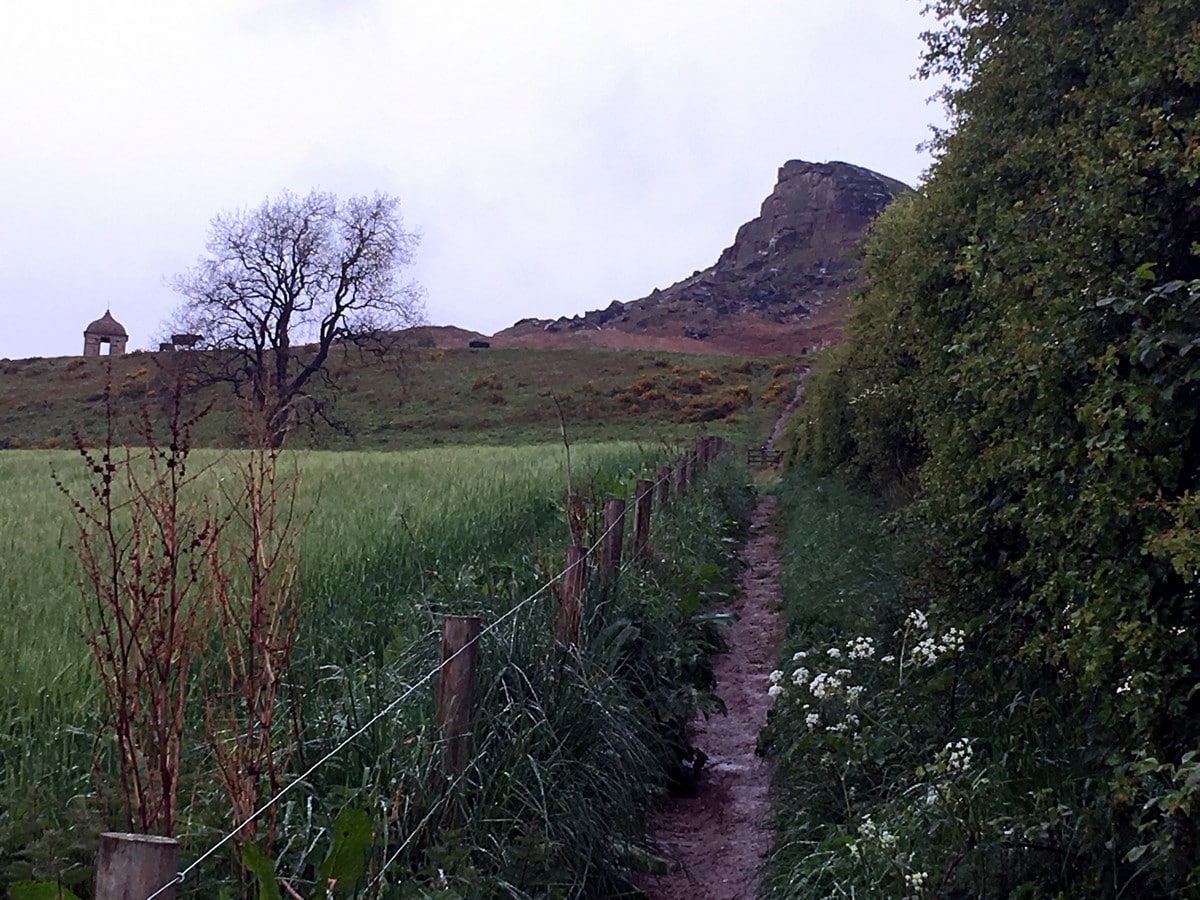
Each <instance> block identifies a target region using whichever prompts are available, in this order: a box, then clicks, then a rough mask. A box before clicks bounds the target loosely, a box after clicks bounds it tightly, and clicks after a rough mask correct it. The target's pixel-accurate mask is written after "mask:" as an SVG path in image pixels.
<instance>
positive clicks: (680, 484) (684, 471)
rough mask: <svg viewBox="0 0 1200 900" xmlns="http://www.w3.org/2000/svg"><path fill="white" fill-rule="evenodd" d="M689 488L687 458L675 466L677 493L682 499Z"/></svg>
mask: <svg viewBox="0 0 1200 900" xmlns="http://www.w3.org/2000/svg"><path fill="white" fill-rule="evenodd" d="M687 488H688V461H687V457H686V456H685V457H684V458H683V459H681V460H679V462H678V463H676V464H675V493H676V494H677V495H679V496H680V497H682V496H683V495H684V494H686V493H687Z"/></svg>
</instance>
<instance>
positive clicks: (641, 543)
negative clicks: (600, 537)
mask: <svg viewBox="0 0 1200 900" xmlns="http://www.w3.org/2000/svg"><path fill="white" fill-rule="evenodd" d="M653 488H654V483H653V482H652V481H647V480H646V479H644V478H639V479H638V482H637V487H636V488H635V489H634V492H633V498H634V499H633V558H634V559H637V560H641V559H643V558H644V557H645V555H646V551H647V548H648V547H649V545H650V504H651V502H652V500H653V499H654V497H653V494H652V489H653Z"/></svg>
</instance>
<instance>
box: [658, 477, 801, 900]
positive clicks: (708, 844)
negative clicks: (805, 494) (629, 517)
mask: <svg viewBox="0 0 1200 900" xmlns="http://www.w3.org/2000/svg"><path fill="white" fill-rule="evenodd" d="M774 511H775V498H774V497H771V496H764V497H761V498H760V499H759V502H758V505H757V506H756V507H755V509H754V512H753V514H752V515H751V520H750V536H749V539H748V540H747V541H746V544H745V545H744V546H743V548H742V550H741V557H742V559H743V561H744V562H745V563H746V570H745V572H744V573H743V574H742V583H741V591H740V593H739V595H738V597H737V599H736V600H735V601H734V603H733V605H732V606H731V607H730V612H733V613H734V614H735V615H736V616H737V620H736V621H735V622H734V624H733V625H732V626H731V627H730V629H729V631H728V634H727V640H728V643H729V650H728V652H726V653H724V654H722V655H721V656H718V657H717V658H716V660H715V661H714V669H715V674H716V678H717V693H718V695H720V697H721V700H722V701H723V702H724V703H725V706H726V709H727V710H728V714H727V715H720V714H714V715H712V716H709V717H708V718H705V719H697V720H696V721H695V722H693V723H692V727H691V741H692V744H693V746H695V747H698V748H699V749H700V750H701V751H703V752H704V753H705V754H707V756H708V759H707V761H706V762H705V765H704V768H703V770H702V772H701V774H700V780H699V784H698V790H697V792H696V795H695V796H694V797H678V798H674V799H672V800H671V801H670V802H669V803H667V804H666V805H665V806H664V807H663V809H662V810H661V811H660V813H659V814H658V816H657V817H656V819H655V822H654V835H655V840H656V843H657V845H658V848H659V852H660V853H661V854H662V856H663V857H664V858H666V859H667V861H668V863H669V866H670V868H669V871H668V873H667V874H666V875H664V876H661V877H653V876H651V877H647V878H645V879H644V880H643V882H642V884H641V885H640V887H641V889H642V890H643V891H644V892H645V894H646V896H647V897H649V898H650V900H701V898H704V900H751V898H753V897H754V895H755V893H756V892H757V890H758V884H759V877H760V872H759V870H760V868H761V866H762V863H763V860H764V859H765V857H766V854H767V851H768V850H769V849H770V845H771V837H772V833H771V829H770V822H769V816H770V811H771V807H770V800H769V796H768V791H769V788H770V782H771V766H770V764H769V763H768V762H767V761H766V760H765V759H763V758H762V757H759V756H758V755H756V753H755V745H756V743H757V740H758V733H759V731H761V730H762V728H763V726H764V725H765V724H766V721H767V709H768V707H769V705H770V702H769V699H768V696H767V689H768V688H769V687H770V684H769V676H770V672H771V670H772V669H773V668H775V658H776V652H777V648H778V644H779V637H780V630H781V626H780V621H779V615H778V613H777V612H776V611H775V608H774V606H775V601H776V599H777V598H778V596H779V562H778V560H777V558H776V553H775V535H774V533H773V532H772V530H771V528H770V525H771V519H772V516H773V514H774Z"/></svg>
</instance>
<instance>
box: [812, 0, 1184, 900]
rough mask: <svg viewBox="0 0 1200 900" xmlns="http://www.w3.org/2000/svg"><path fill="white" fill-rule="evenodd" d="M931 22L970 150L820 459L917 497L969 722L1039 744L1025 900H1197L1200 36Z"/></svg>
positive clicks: (869, 298) (873, 307)
mask: <svg viewBox="0 0 1200 900" xmlns="http://www.w3.org/2000/svg"><path fill="white" fill-rule="evenodd" d="M932 7H933V10H934V12H935V14H936V15H937V16H938V17H939V20H940V27H939V28H938V29H936V30H934V31H932V32H931V33H930V34H929V35H927V46H928V50H927V54H926V60H925V66H924V71H925V73H926V74H941V75H944V76H945V77H946V78H948V79H949V86H948V87H947V89H946V91H945V93H944V98H945V100H946V101H947V106H948V109H949V111H950V114H951V123H952V125H951V128H950V129H949V130H947V131H946V132H944V133H941V134H938V135H937V136H936V137H935V139H934V142H933V145H934V149H935V151H936V161H935V163H934V165H933V167H932V168H931V170H930V173H929V177H928V180H927V182H926V183H925V185H924V186H923V187H922V188H921V189H920V190H919V191H918V192H916V193H915V194H913V195H912V196H910V197H908V198H906V199H904V200H902V201H899V202H897V203H896V204H894V205H893V206H892V207H891V208H890V209H889V210H888V211H886V212H885V213H884V214H883V216H882V217H881V218H880V220H879V222H878V223H877V225H876V228H875V230H874V235H873V237H872V239H871V242H870V244H869V247H868V251H867V261H866V270H867V273H868V276H869V287H868V289H867V291H866V292H865V294H864V295H863V296H862V297H860V298H859V299H858V300H857V302H856V308H855V310H854V313H853V320H852V325H851V334H852V340H851V343H850V344H849V346H847V347H845V348H842V349H840V350H838V351H836V352H835V353H833V354H831V355H830V356H829V357H828V358H827V359H826V360H825V362H824V365H823V366H819V367H818V369H817V371H816V372H815V373H814V377H813V379H812V381H811V382H810V386H809V396H810V403H809V406H808V409H807V410H806V412H805V413H804V415H803V416H802V418H801V421H800V423H799V425H798V434H797V440H796V446H797V448H798V453H799V457H800V458H801V459H804V460H807V461H808V462H809V463H811V464H813V465H815V466H817V467H818V468H820V469H822V470H825V471H838V472H841V473H842V474H844V475H847V476H849V477H851V478H853V479H855V480H857V481H858V482H859V483H862V484H864V485H866V486H869V487H871V488H873V489H874V490H876V491H880V492H883V493H887V494H890V495H892V496H894V497H898V498H901V499H907V498H911V499H912V501H913V502H912V503H911V504H910V505H909V506H908V515H909V520H910V521H911V522H912V523H914V527H917V528H919V529H920V530H921V534H922V538H923V540H924V541H925V543H926V549H925V553H924V555H923V563H922V564H921V566H920V567H919V569H918V570H917V571H916V572H915V573H914V575H913V576H912V580H911V581H910V588H909V590H910V591H913V592H914V593H919V594H921V595H922V596H925V597H927V598H928V599H929V603H930V607H931V609H932V613H933V615H932V617H935V618H937V620H938V621H940V622H942V623H943V624H944V625H945V626H953V627H958V628H960V629H962V630H964V631H965V632H966V633H967V635H968V637H967V642H966V649H965V651H964V653H963V656H962V659H961V661H960V663H959V664H958V666H957V669H956V672H955V680H956V685H957V693H956V704H955V711H954V713H955V716H956V717H958V718H959V719H960V720H961V721H962V722H980V723H983V722H989V723H991V724H992V725H994V724H995V723H996V722H997V721H999V720H1000V719H1003V720H1004V721H1005V724H1006V729H1007V731H1008V732H1011V733H1012V734H1014V735H1020V739H1015V738H1014V739H1012V740H1009V741H1006V742H1004V743H1003V744H1002V745H1001V746H1000V747H999V749H997V748H995V747H994V748H992V750H991V751H990V758H991V759H992V760H998V761H999V762H1000V763H1001V764H1002V765H999V766H997V771H999V772H1002V773H1003V774H1004V777H1005V778H1006V779H1007V780H1009V781H1010V782H1011V783H1012V784H1013V785H1014V787H1016V788H1017V790H1015V792H1014V793H1012V795H1011V796H1012V798H1013V799H1012V800H1011V803H1010V805H1009V808H1008V811H1007V812H1006V809H1005V808H1004V807H1003V806H1001V807H997V808H996V809H995V810H994V815H996V816H1001V817H1002V816H1004V815H1011V816H1014V817H1022V818H1021V821H1023V822H1024V821H1026V819H1025V818H1023V817H1025V816H1027V815H1034V818H1035V819H1036V817H1037V815H1035V814H1034V813H1035V812H1036V811H1037V810H1041V811H1042V812H1041V813H1040V815H1042V816H1043V820H1044V822H1045V825H1046V833H1045V834H1044V835H1042V836H1041V837H1039V838H1038V839H1037V840H1036V841H1033V840H1032V839H1023V840H1025V843H1032V844H1037V845H1038V846H1039V847H1040V848H1041V849H1040V852H1042V853H1044V854H1047V858H1052V857H1053V858H1058V859H1059V860H1060V864H1059V865H1057V866H1055V867H1050V868H1047V869H1046V870H1044V871H1042V870H1035V869H1031V870H1030V874H1029V878H1030V879H1032V881H1031V883H1032V884H1035V885H1040V886H1041V888H1042V889H1045V888H1046V887H1048V886H1049V885H1050V884H1053V885H1054V886H1055V888H1056V889H1058V890H1071V891H1078V892H1086V893H1088V894H1089V895H1116V894H1119V893H1121V892H1122V891H1124V893H1125V895H1126V896H1128V895H1130V894H1134V893H1136V894H1139V895H1143V896H1145V895H1166V894H1170V893H1178V892H1183V893H1188V892H1190V891H1194V890H1195V889H1196V887H1197V885H1200V867H1198V866H1197V863H1196V853H1195V848H1196V837H1197V835H1196V829H1197V825H1198V824H1200V822H1198V821H1197V815H1198V812H1200V810H1197V808H1196V807H1197V798H1196V796H1195V791H1196V787H1197V784H1200V776H1197V769H1196V766H1195V758H1196V757H1195V754H1196V751H1197V749H1198V748H1200V726H1197V724H1196V723H1197V721H1198V720H1197V715H1196V714H1197V712H1200V709H1198V705H1200V694H1198V693H1197V691H1196V684H1197V682H1196V676H1195V672H1196V671H1198V670H1200V649H1198V647H1197V644H1196V641H1195V638H1194V635H1195V633H1196V626H1197V624H1198V623H1197V614H1198V611H1200V605H1198V603H1197V599H1198V598H1197V591H1196V581H1197V573H1198V572H1200V503H1198V502H1197V476H1198V473H1200V362H1198V359H1200V355H1198V351H1200V243H1197V236H1198V235H1200V195H1198V194H1197V191H1196V185H1197V183H1198V182H1200V154H1198V153H1197V144H1196V140H1195V135H1196V134H1197V133H1200V50H1197V47H1200V20H1198V19H1197V17H1196V14H1195V9H1194V5H1192V4H1188V3H1180V2H1170V0H1134V2H1128V0H1127V2H1117V0H1089V2H1082V3H1070V4H1063V3H1048V4H1033V5H1021V6H1014V5H1013V4H1011V3H1007V2H994V0H939V2H936V3H934V4H932ZM992 730H993V732H995V729H992ZM998 754H999V755H998ZM1030 791H1035V792H1040V793H1038V794H1037V796H1036V797H1034V796H1032V795H1030V794H1029V792H1030ZM989 792H991V793H993V794H995V793H999V794H1000V795H1001V796H1003V795H1004V793H1005V792H996V791H995V788H994V787H993V788H989ZM1022 797H1024V798H1025V799H1024V800H1022V799H1021V798H1022ZM1064 823H1069V827H1068V826H1067V825H1064ZM964 840H965V841H967V843H969V840H967V839H966V838H964ZM1014 842H1015V839H1014ZM1010 843H1011V842H1010ZM1009 849H1012V850H1014V852H1015V848H1013V847H1009ZM948 853H949V851H948ZM953 858H954V856H953V854H950V855H948V856H947V857H946V859H945V860H944V865H946V866H949V864H950V861H951V860H952V859H953ZM1035 868H1036V867H1035ZM1051 869H1053V873H1052V872H1051ZM923 890H925V891H929V890H931V888H930V887H929V886H928V885H926V886H925V887H924V888H923Z"/></svg>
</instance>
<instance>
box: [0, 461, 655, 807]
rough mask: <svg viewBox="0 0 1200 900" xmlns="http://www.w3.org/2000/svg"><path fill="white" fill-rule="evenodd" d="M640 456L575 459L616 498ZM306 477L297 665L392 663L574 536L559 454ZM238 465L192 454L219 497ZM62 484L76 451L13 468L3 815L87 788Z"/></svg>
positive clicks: (84, 706) (82, 690) (3, 497)
mask: <svg viewBox="0 0 1200 900" xmlns="http://www.w3.org/2000/svg"><path fill="white" fill-rule="evenodd" d="M645 458H646V453H645V451H644V450H643V449H642V448H639V447H638V446H637V445H635V444H632V443H607V444H583V445H578V446H575V447H572V450H571V464H572V469H573V474H575V476H576V479H577V480H578V478H579V477H580V476H581V475H587V476H589V477H591V478H593V479H599V480H600V481H601V482H607V483H608V484H613V483H616V482H617V481H618V480H620V479H623V478H627V477H628V476H632V475H634V474H636V472H637V471H638V470H637V467H638V466H640V465H641V464H642V463H643V460H644V459H645ZM284 460H285V466H290V465H292V464H294V465H295V467H296V471H297V473H298V479H299V480H298V484H299V493H298V504H297V505H298V511H299V515H300V520H301V522H302V530H301V535H300V539H299V543H298V547H299V554H298V555H299V561H300V567H301V580H300V591H301V597H302V600H301V603H302V619H301V631H300V643H299V647H298V649H299V650H300V651H301V653H300V658H302V659H305V660H308V661H309V663H310V664H312V665H317V666H319V665H322V664H326V663H328V664H335V665H338V666H347V665H350V664H352V663H354V661H355V660H359V659H361V658H362V657H364V656H367V655H371V654H378V655H380V657H381V658H382V657H383V656H385V655H386V653H387V651H388V647H389V646H393V645H395V646H398V645H400V644H402V643H404V642H406V641H407V640H409V639H411V637H412V636H414V635H416V634H418V633H420V632H421V631H422V630H424V629H425V628H426V626H427V625H428V622H429V617H430V616H431V615H432V613H433V612H434V611H435V610H441V609H444V608H448V607H449V606H452V605H453V603H454V601H455V597H456V595H460V596H461V599H462V600H469V601H470V602H478V598H480V597H481V596H486V595H487V594H488V592H489V586H488V585H489V582H490V581H491V580H494V579H496V578H501V579H503V580H504V581H505V582H506V583H514V582H515V581H516V580H518V579H526V580H529V581H532V580H534V579H536V577H537V576H538V575H539V574H540V573H539V571H538V570H537V565H536V564H537V559H538V556H537V554H538V553H539V552H540V550H541V549H542V548H548V547H550V546H552V545H557V544H561V543H562V540H563V538H564V536H565V534H566V531H565V525H564V524H563V515H562V498H563V495H564V492H565V490H566V486H567V472H566V470H565V469H566V459H565V454H564V451H563V447H562V446H561V445H557V446H556V445H553V444H545V445H534V446H524V447H516V448H513V447H462V448H453V449H441V450H419V451H409V452H400V453H384V452H358V453H335V452H319V451H310V452H301V453H295V454H288V455H285V458H284ZM233 462H234V459H233V458H232V457H231V456H230V455H229V454H228V453H220V452H217V451H194V452H193V454H192V457H191V462H190V464H191V465H192V466H193V467H199V466H209V467H210V469H209V471H208V472H207V473H206V475H205V477H204V479H202V483H203V484H205V485H206V487H205V488H204V492H205V493H206V494H209V493H210V492H211V496H213V497H219V496H220V493H221V485H220V482H221V479H222V478H225V477H227V476H228V475H229V474H230V472H231V469H232V467H233ZM52 471H53V472H55V473H57V475H58V477H59V478H60V479H61V480H62V482H63V483H64V485H65V486H66V487H67V488H68V489H69V490H72V489H81V488H82V485H83V479H84V474H85V473H84V467H83V464H82V461H81V459H80V457H79V456H78V454H76V453H72V452H67V451H9V452H6V453H4V454H0V528H2V529H3V530H2V533H3V535H4V537H3V541H4V546H3V553H0V596H3V597H4V603H5V606H4V609H5V627H4V628H3V629H0V659H2V660H3V664H2V666H3V669H4V670H5V671H3V672H2V674H0V760H2V761H3V762H2V763H0V792H2V793H0V806H3V805H5V804H6V803H7V802H9V801H14V800H15V799H16V795H18V794H19V793H20V792H21V791H22V790H24V789H26V787H27V786H28V785H33V784H38V783H39V782H45V781H47V780H55V779H70V780H74V781H76V782H78V784H79V786H80V789H84V788H86V787H87V785H88V780H89V779H88V769H89V764H90V756H91V751H92V746H93V742H94V740H95V734H96V722H97V718H96V717H97V705H98V699H99V692H98V690H97V686H96V683H95V677H94V674H93V668H94V667H93V661H92V658H91V656H90V653H89V651H88V650H87V648H86V646H85V644H84V642H83V640H82V638H81V629H82V627H83V621H84V619H83V606H82V602H81V599H80V591H79V586H78V584H79V570H78V563H77V561H76V559H75V556H74V554H73V551H72V545H73V543H74V541H75V525H74V523H73V521H72V519H71V515H70V507H69V504H68V501H67V498H66V497H64V496H63V494H62V492H61V491H60V490H59V489H58V488H57V487H56V486H55V484H54V482H53V480H52V477H51V473H52Z"/></svg>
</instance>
